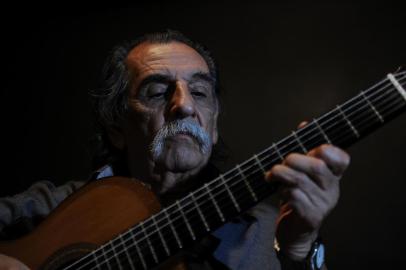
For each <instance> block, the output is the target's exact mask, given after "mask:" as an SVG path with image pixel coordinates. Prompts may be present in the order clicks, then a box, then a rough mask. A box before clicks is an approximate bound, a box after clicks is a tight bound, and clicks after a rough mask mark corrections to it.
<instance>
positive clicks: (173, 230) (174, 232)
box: [162, 208, 183, 248]
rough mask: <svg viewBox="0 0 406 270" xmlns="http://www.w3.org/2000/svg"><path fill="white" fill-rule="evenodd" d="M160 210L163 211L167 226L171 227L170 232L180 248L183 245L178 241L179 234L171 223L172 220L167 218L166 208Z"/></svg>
mask: <svg viewBox="0 0 406 270" xmlns="http://www.w3.org/2000/svg"><path fill="white" fill-rule="evenodd" d="M162 211H163V212H164V213H165V216H166V219H167V220H168V222H169V227H171V230H172V233H173V235H174V236H175V239H176V242H177V243H178V246H179V248H182V247H183V246H182V242H181V241H180V239H179V235H178V233H177V232H176V230H175V227H174V226H173V224H172V220H171V219H170V218H169V215H168V212H166V208H164V209H163V210H162Z"/></svg>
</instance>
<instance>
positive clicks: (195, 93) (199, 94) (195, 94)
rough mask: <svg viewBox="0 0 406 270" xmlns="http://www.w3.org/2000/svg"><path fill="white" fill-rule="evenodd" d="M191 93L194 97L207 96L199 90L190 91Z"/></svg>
mask: <svg viewBox="0 0 406 270" xmlns="http://www.w3.org/2000/svg"><path fill="white" fill-rule="evenodd" d="M191 94H192V95H193V96H195V97H207V95H206V93H204V92H199V91H192V92H191Z"/></svg>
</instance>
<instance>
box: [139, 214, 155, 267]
mask: <svg viewBox="0 0 406 270" xmlns="http://www.w3.org/2000/svg"><path fill="white" fill-rule="evenodd" d="M139 226H140V228H141V230H142V232H143V234H144V239H146V240H147V243H148V247H149V250H150V251H151V254H152V258H153V259H154V261H155V263H158V262H159V260H158V257H157V255H156V253H155V249H154V247H153V246H152V244H151V240H150V239H149V235H147V232H146V231H145V227H144V222H140V225H139Z"/></svg>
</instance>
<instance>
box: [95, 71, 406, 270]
mask: <svg viewBox="0 0 406 270" xmlns="http://www.w3.org/2000/svg"><path fill="white" fill-rule="evenodd" d="M405 84H406V72H400V73H396V74H394V75H392V74H389V75H388V76H387V77H386V78H385V79H383V80H381V81H380V82H378V83H377V84H375V85H374V86H372V87H370V88H369V89H367V90H365V91H362V92H361V93H359V94H358V95H356V96H355V97H353V98H351V99H350V100H348V101H346V102H345V103H343V104H341V105H338V106H337V107H335V108H334V109H333V110H331V111H329V112H327V113H326V114H324V115H322V116H321V117H319V118H315V119H313V120H312V121H311V122H309V123H308V124H307V125H306V126H305V127H303V128H300V129H298V130H296V131H293V132H292V133H291V134H290V135H289V136H287V137H285V138H283V139H282V140H280V141H278V142H276V143H273V144H272V145H271V146H270V147H268V148H266V149H265V150H263V151H262V152H260V153H257V154H255V155H254V156H253V157H251V158H250V159H248V160H246V161H245V162H243V163H241V164H239V165H236V166H235V167H234V168H233V169H231V170H229V171H228V172H226V173H225V174H222V175H220V176H218V177H217V178H216V179H214V180H212V181H211V182H208V183H207V184H205V185H204V186H202V187H200V188H199V189H197V190H195V191H193V192H191V193H189V194H188V195H187V196H185V197H184V198H182V199H180V200H178V201H176V202H175V203H173V204H172V205H170V206H168V207H166V208H164V209H162V210H161V211H160V212H159V213H157V214H156V215H154V216H152V217H150V218H148V219H147V220H145V221H144V222H141V223H140V224H138V225H136V226H134V227H133V228H131V229H130V230H129V231H127V232H125V233H124V234H122V235H120V236H119V237H117V238H115V239H113V240H111V241H110V242H108V243H106V244H105V245H103V246H102V247H100V248H99V249H97V250H95V251H94V252H92V253H93V254H92V255H93V256H88V258H87V260H92V257H94V258H106V259H105V260H102V261H101V262H100V261H97V262H94V263H95V265H101V266H104V267H105V266H107V267H109V269H113V268H111V267H113V266H114V265H116V264H117V262H118V263H121V264H122V265H130V266H136V267H134V268H137V267H139V268H140V269H149V268H152V267H154V266H156V265H158V264H159V263H161V262H163V261H164V260H166V259H167V258H168V257H170V256H172V255H174V254H176V253H177V252H178V251H179V250H180V249H182V248H184V247H186V246H189V245H190V244H192V243H193V242H194V241H196V240H198V239H201V238H202V237H203V236H204V235H206V234H208V233H210V232H211V231H213V230H215V229H217V228H219V227H220V226H221V225H223V224H224V223H226V222H227V221H229V220H230V219H232V218H235V217H236V216H238V215H239V214H240V213H242V212H244V211H246V210H248V209H249V208H251V207H252V206H254V205H256V204H257V203H258V202H259V201H261V200H262V199H264V198H266V197H267V196H269V195H271V194H272V193H273V192H274V191H275V189H276V185H272V184H269V183H266V182H265V181H264V176H263V175H264V172H266V171H267V170H269V169H270V168H271V167H272V166H274V165H275V164H277V163H280V162H281V161H282V160H283V159H284V158H285V157H286V156H287V155H288V154H290V153H292V152H298V153H307V152H308V151H310V150H311V149H313V148H315V147H317V146H319V145H321V144H325V143H328V144H333V145H336V146H339V147H341V148H347V147H349V146H350V145H352V144H353V143H355V142H357V141H358V140H359V139H361V138H362V137H365V136H366V135H368V134H370V133H371V132H372V131H374V130H376V129H377V128H379V127H381V126H383V125H384V124H385V123H387V122H389V121H390V120H391V119H393V118H395V117H396V116H398V115H399V114H401V113H402V112H403V111H405V110H406V92H405V90H404V89H405V88H406V87H405ZM99 260H100V259H99ZM110 265H111V267H110ZM102 268H103V267H102ZM137 269H138V268H137Z"/></svg>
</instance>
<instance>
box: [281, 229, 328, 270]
mask: <svg viewBox="0 0 406 270" xmlns="http://www.w3.org/2000/svg"><path fill="white" fill-rule="evenodd" d="M274 243H275V245H274V247H275V251H276V254H277V257H278V259H279V262H280V264H281V268H282V269H284V270H285V269H286V270H287V269H289V270H320V269H322V267H323V265H324V245H323V243H322V242H321V239H320V237H318V238H317V239H316V240H315V241H314V242H313V243H312V244H311V247H310V249H309V251H308V252H307V254H306V256H304V257H302V256H297V254H294V255H288V254H286V253H285V252H284V251H283V250H281V249H280V248H279V245H278V242H277V241H276V239H275V242H274Z"/></svg>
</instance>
